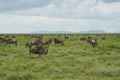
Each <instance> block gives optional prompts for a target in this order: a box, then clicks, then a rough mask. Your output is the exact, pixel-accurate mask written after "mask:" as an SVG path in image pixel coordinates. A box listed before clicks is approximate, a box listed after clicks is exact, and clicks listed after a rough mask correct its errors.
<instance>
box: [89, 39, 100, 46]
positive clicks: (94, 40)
mask: <svg viewBox="0 0 120 80" xmlns="http://www.w3.org/2000/svg"><path fill="white" fill-rule="evenodd" d="M90 45H92V47H93V48H94V47H95V46H96V45H98V42H97V39H91V41H90Z"/></svg>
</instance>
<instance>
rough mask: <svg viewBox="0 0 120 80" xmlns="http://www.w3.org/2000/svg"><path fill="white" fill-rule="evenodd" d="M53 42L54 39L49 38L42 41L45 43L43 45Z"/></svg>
mask: <svg viewBox="0 0 120 80" xmlns="http://www.w3.org/2000/svg"><path fill="white" fill-rule="evenodd" d="M51 42H52V39H48V40H46V41H44V42H43V41H41V43H42V44H43V45H48V46H49V45H50V44H51Z"/></svg>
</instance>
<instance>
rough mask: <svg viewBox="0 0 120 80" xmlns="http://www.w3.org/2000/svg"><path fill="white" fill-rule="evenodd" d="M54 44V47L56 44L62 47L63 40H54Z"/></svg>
mask: <svg viewBox="0 0 120 80" xmlns="http://www.w3.org/2000/svg"><path fill="white" fill-rule="evenodd" d="M54 43H55V45H56V44H61V45H64V42H63V40H60V39H58V38H54Z"/></svg>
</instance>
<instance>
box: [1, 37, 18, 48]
mask: <svg viewBox="0 0 120 80" xmlns="http://www.w3.org/2000/svg"><path fill="white" fill-rule="evenodd" d="M2 42H3V43H6V44H15V45H16V46H17V40H16V39H10V38H9V39H4V38H3V39H2Z"/></svg>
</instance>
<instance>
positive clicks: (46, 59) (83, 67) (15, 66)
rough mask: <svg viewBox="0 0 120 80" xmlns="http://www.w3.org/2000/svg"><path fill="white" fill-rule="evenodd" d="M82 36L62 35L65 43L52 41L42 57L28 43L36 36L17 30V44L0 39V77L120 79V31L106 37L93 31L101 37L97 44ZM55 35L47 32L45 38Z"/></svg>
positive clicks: (26, 79) (6, 79)
mask: <svg viewBox="0 0 120 80" xmlns="http://www.w3.org/2000/svg"><path fill="white" fill-rule="evenodd" d="M2 36H4V35H2ZM81 36H83V34H72V35H69V39H66V40H65V39H64V36H63V35H61V37H60V39H63V40H64V45H56V46H55V44H54V42H52V44H50V46H49V52H48V54H47V55H42V58H36V57H37V56H38V55H36V54H32V57H30V56H29V48H26V47H25V45H26V43H29V42H31V41H32V40H34V39H35V38H33V37H27V38H26V39H25V37H24V35H23V34H17V35H16V39H17V41H18V45H17V46H15V45H14V44H10V45H9V44H5V43H0V80H120V35H117V34H106V35H104V36H105V38H106V40H102V38H101V37H102V36H103V35H95V34H94V35H90V36H92V37H97V38H98V45H97V46H96V47H95V48H93V47H92V46H91V45H89V44H88V43H87V42H86V41H80V37H81ZM85 36H86V37H87V36H88V35H85ZM54 37H58V36H57V35H47V34H46V35H44V36H43V40H47V39H49V38H54Z"/></svg>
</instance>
